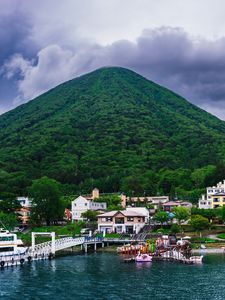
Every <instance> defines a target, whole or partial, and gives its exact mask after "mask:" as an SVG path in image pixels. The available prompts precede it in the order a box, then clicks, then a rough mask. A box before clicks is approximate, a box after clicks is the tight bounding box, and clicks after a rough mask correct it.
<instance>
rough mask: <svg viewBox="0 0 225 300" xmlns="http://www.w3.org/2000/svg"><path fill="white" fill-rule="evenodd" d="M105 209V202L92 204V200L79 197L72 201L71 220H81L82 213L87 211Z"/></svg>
mask: <svg viewBox="0 0 225 300" xmlns="http://www.w3.org/2000/svg"><path fill="white" fill-rule="evenodd" d="M106 209H107V204H106V203H105V202H94V201H93V200H92V199H89V198H85V197H83V196H79V197H78V198H76V199H75V200H73V201H72V220H75V221H78V220H83V218H82V216H81V215H82V213H84V212H86V211H88V210H99V211H104V210H106Z"/></svg>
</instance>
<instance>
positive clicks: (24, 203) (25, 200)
mask: <svg viewBox="0 0 225 300" xmlns="http://www.w3.org/2000/svg"><path fill="white" fill-rule="evenodd" d="M16 199H17V201H19V203H20V205H21V206H22V207H31V206H32V202H31V199H29V198H28V197H17V198H16Z"/></svg>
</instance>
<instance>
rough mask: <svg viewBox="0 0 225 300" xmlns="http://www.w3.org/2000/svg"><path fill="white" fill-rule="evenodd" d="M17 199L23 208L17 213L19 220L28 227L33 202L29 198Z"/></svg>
mask: <svg viewBox="0 0 225 300" xmlns="http://www.w3.org/2000/svg"><path fill="white" fill-rule="evenodd" d="M16 199H17V201H18V202H19V203H20V205H21V208H20V209H18V210H17V211H16V213H17V214H18V219H19V221H20V222H21V223H22V225H27V224H28V222H29V219H30V212H31V207H32V200H31V199H29V198H28V197H17V198H16Z"/></svg>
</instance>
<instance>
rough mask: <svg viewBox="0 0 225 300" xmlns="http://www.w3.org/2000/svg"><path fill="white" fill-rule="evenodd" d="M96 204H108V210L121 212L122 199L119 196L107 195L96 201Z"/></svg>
mask: <svg viewBox="0 0 225 300" xmlns="http://www.w3.org/2000/svg"><path fill="white" fill-rule="evenodd" d="M95 201H96V202H106V203H107V210H109V211H110V210H121V209H123V207H122V206H121V197H120V196H119V195H106V196H101V197H99V198H98V199H95Z"/></svg>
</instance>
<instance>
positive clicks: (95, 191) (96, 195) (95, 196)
mask: <svg viewBox="0 0 225 300" xmlns="http://www.w3.org/2000/svg"><path fill="white" fill-rule="evenodd" d="M98 198H99V189H97V188H94V189H93V190H92V199H98Z"/></svg>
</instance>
